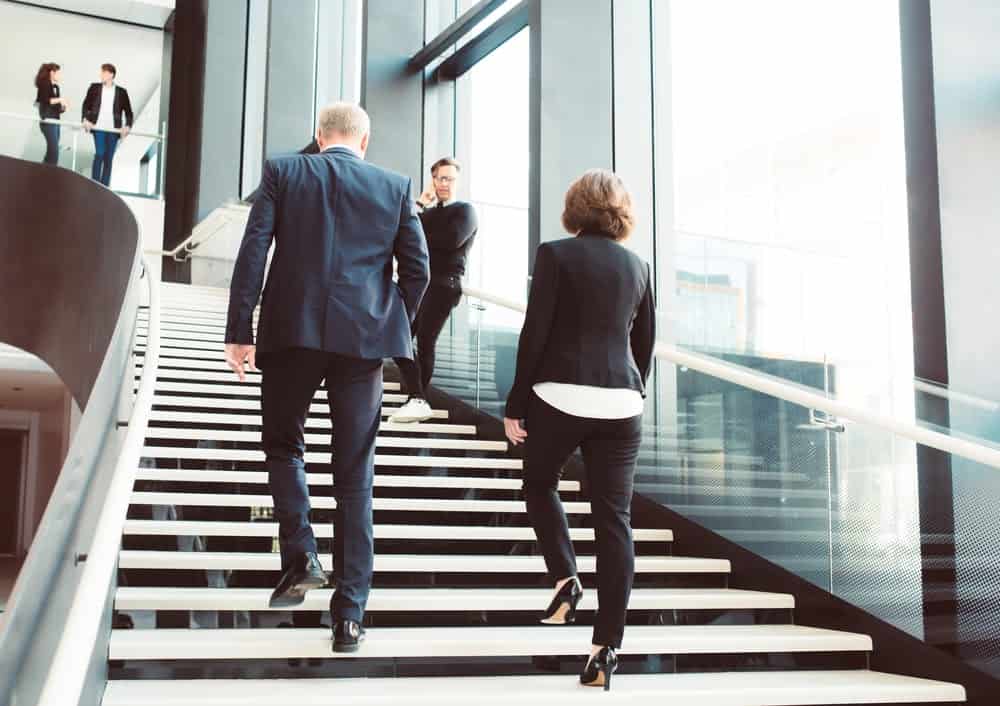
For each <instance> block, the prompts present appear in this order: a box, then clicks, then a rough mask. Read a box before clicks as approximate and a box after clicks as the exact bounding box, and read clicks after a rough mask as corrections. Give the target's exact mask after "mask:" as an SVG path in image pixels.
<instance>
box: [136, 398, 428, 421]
mask: <svg viewBox="0 0 1000 706" xmlns="http://www.w3.org/2000/svg"><path fill="white" fill-rule="evenodd" d="M153 405H154V406H161V407H198V408H202V409H224V410H226V411H229V412H231V411H233V410H240V409H246V410H252V411H254V412H257V413H258V414H259V413H260V400H251V399H224V398H221V397H178V396H176V395H161V394H160V393H159V392H157V393H156V395H155V397H154V398H153ZM398 408H399V405H395V406H393V405H383V406H382V416H383V417H387V416H389V415H390V414H392V413H393V412H394V411H395V410H396V409H398ZM309 414H311V415H317V416H321V418H324V419H327V420H329V418H330V417H329V414H330V408H329V407H328V406H327V404H326V403H325V402H324V403H322V404H320V403H318V402H314V403H313V404H311V405H310V406H309ZM432 414H433V417H434V419H447V418H448V411H447V410H444V409H435V410H432ZM310 421H311V420H310Z"/></svg>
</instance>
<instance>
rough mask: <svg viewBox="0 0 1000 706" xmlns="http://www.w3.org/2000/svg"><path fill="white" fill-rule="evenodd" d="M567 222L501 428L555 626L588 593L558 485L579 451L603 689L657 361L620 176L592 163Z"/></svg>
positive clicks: (572, 193)
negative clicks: (518, 464)
mask: <svg viewBox="0 0 1000 706" xmlns="http://www.w3.org/2000/svg"><path fill="white" fill-rule="evenodd" d="M562 222H563V226H564V227H565V228H566V230H567V231H568V232H570V233H573V234H574V235H575V236H576V237H575V238H567V239H564V240H558V241H555V242H549V243H545V244H543V245H542V246H541V247H539V249H538V253H537V256H536V260H535V269H534V274H533V277H532V282H531V294H530V296H529V299H528V311H527V314H526V315H525V320H524V328H523V330H522V331H521V339H520V343H519V345H518V352H517V372H516V374H515V377H514V385H513V387H512V388H511V391H510V395H509V396H508V399H507V410H506V413H505V419H504V426H505V429H506V432H507V436H508V438H509V439H510V440H511V442H512V443H513V444H515V445H516V444H520V443H522V442H524V443H525V458H524V493H525V499H526V501H527V505H528V514H529V516H530V519H531V523H532V526H533V527H534V529H535V534H536V535H537V537H538V543H539V545H540V547H541V549H542V553H543V554H544V555H545V563H546V566H547V568H548V571H549V575H550V576H552V577H555V578H556V584H555V596H554V597H553V599H552V603H551V604H550V605H549V608H548V611H547V612H546V614H545V617H544V618H543V619H542V622H543V623H546V624H550V625H565V624H567V623H571V622H573V621H574V619H575V616H576V607H577V604H578V603H579V601H580V598H581V596H582V595H583V586H582V584H581V583H580V580H579V578H578V577H577V570H576V555H575V553H574V551H573V544H572V542H571V541H570V535H569V527H568V525H567V523H566V515H565V513H564V511H563V507H562V503H561V502H560V500H559V494H558V491H557V488H558V483H559V477H560V474H561V472H562V467H563V464H565V463H566V461H567V460H568V459H569V457H570V455H571V454H572V453H573V452H574V451H576V449H577V448H579V449H580V450H581V451H582V454H583V462H584V466H585V467H586V472H587V477H588V479H589V485H590V504H591V512H592V515H593V521H594V532H595V534H596V550H597V561H598V565H599V567H600V570H599V572H598V575H597V595H598V601H599V604H600V610H599V611H598V613H597V616H596V619H595V622H594V634H593V641H592V643H593V644H592V646H591V657H590V661H589V662H588V663H587V666H586V668H585V669H584V672H583V674H582V675H581V676H580V680H581V682H583V683H584V684H586V685H588V686H603V687H604V688H605V689H608V688H609V687H610V680H611V674H612V673H613V672H614V670H615V668H616V667H617V664H618V658H617V655H616V654H615V650H616V649H618V648H620V647H621V641H622V635H623V633H624V630H625V615H626V611H627V609H628V600H629V594H630V593H631V590H632V575H633V573H634V569H635V551H634V547H633V545H632V529H631V525H630V521H631V504H632V478H633V475H634V473H635V462H636V456H637V455H638V452H639V443H640V437H641V432H642V427H641V421H642V408H643V397H644V396H645V384H646V380H647V378H648V376H649V371H650V367H651V365H652V360H653V344H654V341H655V311H654V304H653V284H652V281H651V278H650V268H649V265H648V264H646V263H645V262H643V261H642V260H641V259H640V258H639V257H637V256H636V255H634V254H633V253H632V252H630V251H629V250H627V249H626V248H625V247H623V246H622V245H621V242H622V241H623V240H625V239H626V238H628V236H629V234H630V233H631V230H632V226H633V215H632V202H631V199H630V197H629V194H628V191H627V190H626V189H625V186H624V184H622V182H621V180H620V179H619V178H618V177H617V176H616V175H615V174H613V173H612V172H608V171H604V170H591V171H589V172H587V173H586V174H584V175H583V176H582V177H580V178H579V179H578V180H577V181H576V182H574V183H573V185H572V186H571V187H570V189H569V191H568V192H567V194H566V207H565V210H564V212H563V216H562ZM529 435H530V437H529Z"/></svg>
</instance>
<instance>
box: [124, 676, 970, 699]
mask: <svg viewBox="0 0 1000 706" xmlns="http://www.w3.org/2000/svg"><path fill="white" fill-rule="evenodd" d="M575 679H576V678H575V677H574V676H572V675H558V676H556V675H553V676H548V675H545V676H517V677H405V678H396V679H268V680H256V679H241V680H228V679H227V680H223V679H198V680H176V681H144V680H137V681H110V682H108V687H107V691H106V692H105V695H104V706H140V705H141V706H193V705H194V704H198V705H199V706H232V705H233V704H240V706H273V705H274V704H279V703H294V704H301V706H329V705H330V704H331V703H335V702H337V696H338V695H340V694H349V695H350V703H351V704H356V705H357V706H375V705H376V704H378V705H382V704H406V705H407V706H467V705H468V704H476V705H477V706H494V705H495V706H508V704H550V705H551V706H575V705H576V704H579V703H580V702H582V701H590V700H593V701H594V702H595V703H600V704H622V705H623V706H624V705H627V706H635V705H636V704H647V703H648V704H652V703H658V704H678V706H680V705H683V704H698V705H699V706H747V704H753V705H754V706H814V705H818V704H824V705H825V704H862V703H863V704H887V703H894V704H898V703H920V702H924V703H928V702H948V701H964V700H965V689H963V688H962V687H961V686H960V685H958V684H949V683H946V682H936V681H930V680H928V679H916V678H914V677H903V676H897V675H895V674H885V673H882V672H871V671H865V670H830V671H791V672H777V671H766V672H710V673H692V674H635V675H631V674H629V675H621V676H618V677H616V678H615V679H614V681H613V682H612V685H613V686H612V689H611V691H609V692H607V693H603V692H601V691H600V690H599V689H587V688H585V687H578V686H577V685H576V684H575Z"/></svg>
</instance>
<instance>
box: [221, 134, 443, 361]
mask: <svg viewBox="0 0 1000 706" xmlns="http://www.w3.org/2000/svg"><path fill="white" fill-rule="evenodd" d="M272 239H273V240H274V243H275V247H274V256H273V258H272V260H271V268H270V270H269V272H268V275H267V286H266V287H264V294H263V300H262V302H261V312H260V320H259V322H258V325H257V352H258V354H259V355H260V360H261V364H262V365H266V360H265V358H266V355H267V354H268V353H271V352H274V351H279V350H282V349H286V348H310V349H313V350H321V351H327V352H330V353H339V354H341V355H346V356H350V357H353V358H368V359H375V358H389V357H404V358H412V357H413V344H412V341H411V336H410V326H411V323H412V321H413V317H414V315H415V314H416V312H417V308H418V307H419V306H420V300H421V298H422V297H423V295H424V291H425V290H426V289H427V284H428V281H429V279H430V274H429V266H428V263H427V241H426V240H425V239H424V232H423V230H422V229H421V227H420V220H419V219H418V218H417V215H416V209H415V207H414V204H413V201H412V199H411V198H410V179H409V178H407V177H405V176H402V175H400V174H395V173H393V172H390V171H388V170H385V169H382V168H380V167H376V166H375V165H373V164H371V163H369V162H366V161H364V160H363V159H361V158H360V157H358V156H357V155H356V154H354V153H353V152H351V151H349V150H347V149H343V148H334V149H332V150H327V151H326V152H323V153H321V154H314V155H289V156H285V157H276V158H273V159H269V160H267V161H266V162H265V163H264V169H263V176H262V178H261V183H260V188H259V189H258V196H257V198H256V200H255V201H254V204H253V208H252V209H251V211H250V218H249V220H248V221H247V227H246V232H245V233H244V235H243V243H242V245H241V246H240V252H239V255H238V256H237V258H236V267H235V269H234V271H233V279H232V284H231V287H230V293H229V315H228V319H227V323H226V343H253V341H254V336H253V326H252V320H253V310H254V307H255V306H256V305H257V299H258V297H259V295H260V294H261V285H262V284H263V281H264V268H265V264H266V262H267V251H268V249H269V248H270V247H271V241H272ZM393 257H395V258H396V260H397V262H398V274H399V283H398V284H397V283H395V282H393V280H392V261H393Z"/></svg>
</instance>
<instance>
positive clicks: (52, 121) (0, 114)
mask: <svg viewBox="0 0 1000 706" xmlns="http://www.w3.org/2000/svg"><path fill="white" fill-rule="evenodd" d="M0 118H13V119H14V120H24V121H25V122H32V123H45V124H46V125H60V126H62V127H68V128H71V129H73V130H84V129H85V128H84V126H83V124H82V123H78V122H75V121H72V120H59V119H57V118H44V119H43V118H39V117H36V116H34V115H23V114H21V113H8V112H5V111H0ZM90 130H91V131H96V132H116V133H119V134H120V133H121V128H113V129H108V128H103V127H97V126H96V125H95V126H94V127H91V128H90ZM128 134H129V136H131V137H149V138H152V139H154V140H160V141H162V140H163V139H164V137H163V135H159V134H157V133H155V132H139V131H137V130H129V133H128Z"/></svg>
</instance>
